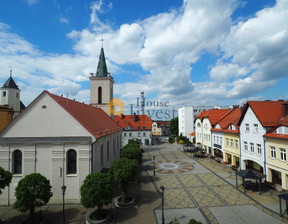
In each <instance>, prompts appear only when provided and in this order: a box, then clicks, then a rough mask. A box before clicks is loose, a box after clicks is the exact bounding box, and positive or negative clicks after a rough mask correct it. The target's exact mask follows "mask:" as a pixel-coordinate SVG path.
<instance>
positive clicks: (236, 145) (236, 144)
mask: <svg viewBox="0 0 288 224" xmlns="http://www.w3.org/2000/svg"><path fill="white" fill-rule="evenodd" d="M235 148H236V149H238V140H235Z"/></svg>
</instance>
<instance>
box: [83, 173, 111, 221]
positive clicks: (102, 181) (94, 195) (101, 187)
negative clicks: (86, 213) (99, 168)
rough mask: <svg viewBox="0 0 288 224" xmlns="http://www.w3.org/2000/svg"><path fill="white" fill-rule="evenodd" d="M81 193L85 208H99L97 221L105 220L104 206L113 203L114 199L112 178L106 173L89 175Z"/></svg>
mask: <svg viewBox="0 0 288 224" xmlns="http://www.w3.org/2000/svg"><path fill="white" fill-rule="evenodd" d="M80 193H81V204H82V205H83V206H84V207H85V208H94V207H96V206H97V211H96V219H102V218H104V217H105V213H104V212H103V206H104V205H108V204H109V203H111V201H112V198H113V189H112V183H111V178H110V176H109V175H108V174H105V173H91V174H89V175H88V176H87V177H86V178H85V180H84V182H83V184H82V186H81V188H80ZM92 214H93V213H92Z"/></svg>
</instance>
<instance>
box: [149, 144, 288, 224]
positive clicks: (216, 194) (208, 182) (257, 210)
mask: <svg viewBox="0 0 288 224" xmlns="http://www.w3.org/2000/svg"><path fill="white" fill-rule="evenodd" d="M158 148H159V150H155V148H154V147H153V146H151V147H150V148H146V149H145V151H146V153H145V156H144V160H145V159H146V161H147V164H148V174H149V175H150V176H151V178H152V180H153V183H154V185H155V187H156V189H157V191H158V192H159V193H160V192H161V190H160V186H164V187H165V190H164V198H165V202H164V218H165V221H166V222H167V223H169V221H171V220H173V219H174V218H177V219H178V220H179V222H180V223H189V220H190V219H192V218H193V219H196V220H197V221H201V222H202V223H223V224H224V223H227V224H228V223H267V224H268V223H285V222H287V218H281V217H280V216H279V214H278V213H279V202H278V200H277V197H275V196H276V195H275V193H274V197H271V196H272V194H271V193H269V192H265V193H266V194H268V196H267V195H265V193H264V194H263V195H260V196H259V195H257V194H258V192H249V191H248V192H247V194H244V193H243V192H242V191H243V189H242V191H241V187H239V189H237V188H236V187H235V174H234V171H233V170H232V169H231V168H230V167H228V166H226V165H224V164H220V163H218V162H217V161H215V160H212V159H210V158H200V159H198V158H191V157H192V155H189V154H188V153H184V152H183V151H182V148H181V146H179V145H176V144H173V145H169V144H166V145H162V146H158ZM154 160H155V176H154ZM170 160H171V161H176V162H175V163H176V164H181V162H185V163H191V165H192V166H188V165H187V164H186V166H187V167H189V169H184V168H183V167H179V169H169V166H168V168H167V171H166V172H165V171H163V169H165V166H163V165H162V166H161V164H165V163H167V164H170V163H171V161H170ZM159 171H160V172H159ZM255 199H258V201H259V202H260V203H262V204H260V203H259V202H258V201H257V200H255ZM259 199H260V200H259ZM263 205H264V206H263ZM265 205H267V207H266V206H265ZM269 207H270V208H269ZM272 209H274V211H273V210H272ZM155 215H156V219H157V222H158V223H161V219H162V210H161V206H159V207H158V208H156V209H155Z"/></svg>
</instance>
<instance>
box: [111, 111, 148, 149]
mask: <svg viewBox="0 0 288 224" xmlns="http://www.w3.org/2000/svg"><path fill="white" fill-rule="evenodd" d="M114 121H116V123H117V124H118V125H119V126H121V127H122V128H123V133H122V147H124V146H125V145H126V144H128V143H129V140H138V141H140V143H142V144H143V145H151V143H152V138H151V137H152V136H151V131H152V120H151V118H150V117H148V116H147V115H136V114H134V115H123V114H122V115H120V116H119V115H116V116H114Z"/></svg>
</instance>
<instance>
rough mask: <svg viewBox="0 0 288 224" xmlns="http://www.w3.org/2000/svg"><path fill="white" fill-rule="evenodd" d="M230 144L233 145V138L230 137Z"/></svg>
mask: <svg viewBox="0 0 288 224" xmlns="http://www.w3.org/2000/svg"><path fill="white" fill-rule="evenodd" d="M230 146H231V147H233V139H230Z"/></svg>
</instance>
